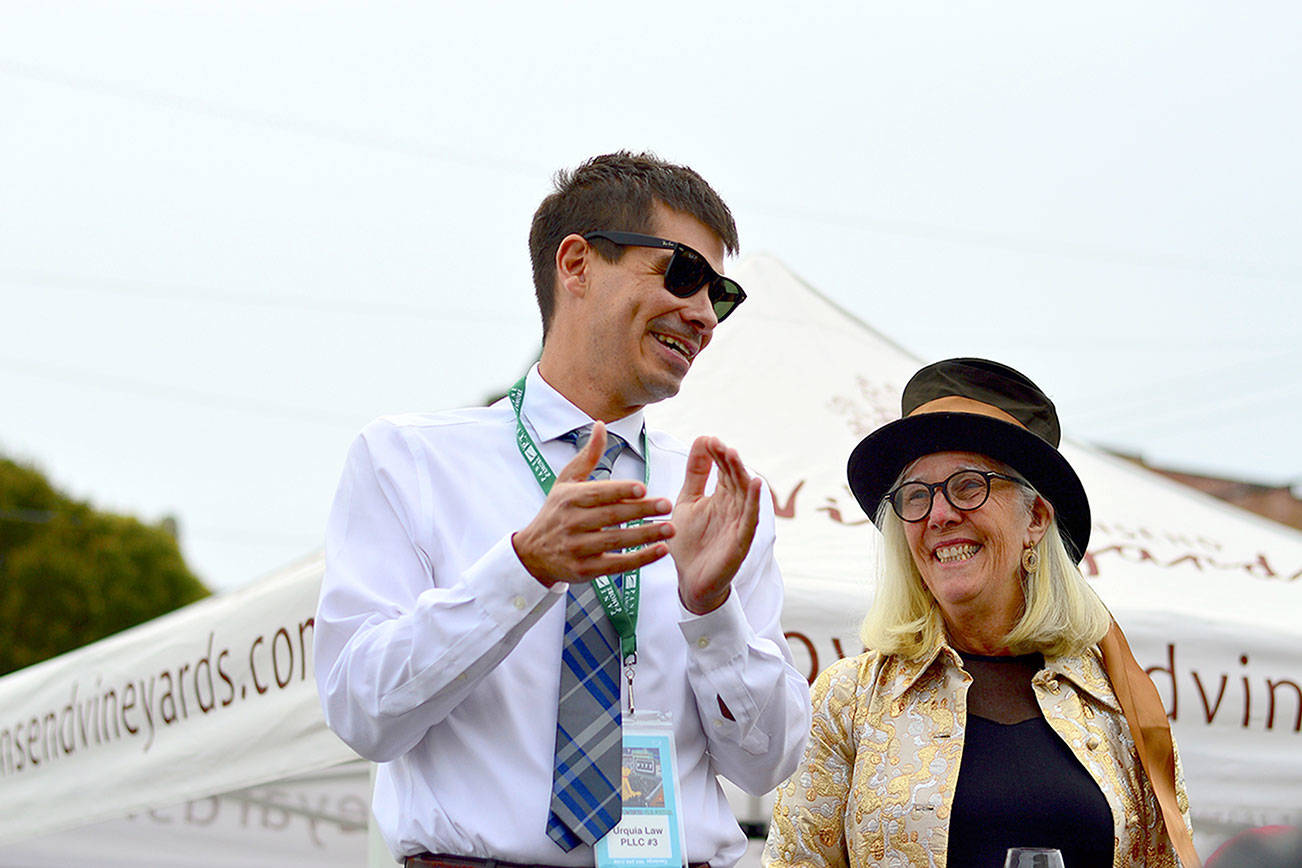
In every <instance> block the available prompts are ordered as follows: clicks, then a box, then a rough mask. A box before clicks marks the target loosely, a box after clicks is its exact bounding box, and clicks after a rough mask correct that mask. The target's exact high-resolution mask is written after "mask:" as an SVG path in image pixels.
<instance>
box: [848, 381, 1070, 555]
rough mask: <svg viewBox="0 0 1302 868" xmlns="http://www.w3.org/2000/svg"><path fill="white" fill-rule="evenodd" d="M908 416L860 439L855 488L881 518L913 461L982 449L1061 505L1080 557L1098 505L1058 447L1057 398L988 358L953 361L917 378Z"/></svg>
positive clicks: (853, 460) (905, 407)
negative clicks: (890, 494) (881, 510)
mask: <svg viewBox="0 0 1302 868" xmlns="http://www.w3.org/2000/svg"><path fill="white" fill-rule="evenodd" d="M900 409H901V415H902V416H903V418H901V419H897V420H896V421H894V422H891V423H890V424H888V425H883V426H882V427H881V428H878V429H877V430H876V431H874V432H872V433H871V434H869V435H868V436H867V437H865V438H864V439H863V440H861V441H860V442H859V445H858V446H856V447H855V448H854V451H853V452H851V453H850V461H849V464H848V465H847V467H846V473H847V475H848V476H849V481H850V490H851V491H853V492H854V496H855V499H856V500H858V501H859V505H860V506H861V507H863V510H864V512H866V513H867V514H868V515H869V516H870V517H872V518H873V520H874V521H875V520H876V519H877V509H878V507H879V506H880V505H881V502H882V499H883V498H884V497H886V494H887V492H888V491H889V490H890V488H891V486H892V485H893V484H894V483H895V480H896V479H897V478H898V477H899V475H900V472H901V471H902V470H903V469H904V468H905V467H906V466H908V464H909V463H910V462H912V461H913V460H915V459H917V458H921V457H922V456H924V455H930V454H931V453H933V452H976V453H980V454H981V455H986V456H989V457H990V458H994V459H995V460H997V461H1002V462H1003V463H1004V464H1007V465H1008V466H1009V467H1011V468H1012V469H1013V470H1015V471H1017V473H1018V474H1019V475H1021V476H1022V477H1023V478H1024V479H1025V480H1026V481H1027V482H1029V483H1031V485H1033V486H1035V490H1036V491H1038V492H1039V493H1040V494H1041V495H1042V496H1043V497H1044V499H1045V500H1047V501H1049V503H1051V504H1052V505H1053V509H1054V513H1055V514H1056V515H1057V519H1058V527H1059V529H1060V530H1061V531H1062V535H1063V540H1064V542H1065V543H1066V544H1067V550H1068V552H1070V553H1071V555H1072V557H1074V558H1075V559H1076V560H1077V561H1079V560H1080V559H1081V557H1082V556H1083V555H1084V554H1085V549H1086V546H1088V545H1089V540H1090V504H1089V499H1088V498H1087V497H1086V496H1085V486H1083V485H1082V484H1081V481H1080V477H1078V476H1077V475H1076V471H1075V470H1073V469H1072V466H1071V465H1070V464H1068V463H1067V459H1066V458H1063V457H1062V453H1061V452H1059V451H1058V444H1059V442H1060V440H1061V437H1062V432H1061V429H1060V428H1059V426H1058V412H1057V410H1056V409H1055V408H1054V406H1053V402H1052V401H1050V400H1049V398H1048V396H1047V395H1045V394H1044V392H1043V391H1041V390H1040V387H1039V386H1037V385H1035V383H1033V382H1031V381H1030V380H1029V379H1028V378H1027V377H1026V376H1025V375H1023V374H1021V373H1019V372H1018V371H1015V370H1013V369H1012V368H1010V367H1008V366H1007V365H1001V364H999V363H998V362H991V361H988V360H986V359H946V360H945V361H943V362H936V363H935V364H932V365H928V366H927V367H925V368H923V369H922V370H920V371H918V372H917V373H916V374H914V375H913V377H912V379H910V380H909V382H908V384H907V385H906V386H905V387H904V395H903V396H902V398H901V400H900Z"/></svg>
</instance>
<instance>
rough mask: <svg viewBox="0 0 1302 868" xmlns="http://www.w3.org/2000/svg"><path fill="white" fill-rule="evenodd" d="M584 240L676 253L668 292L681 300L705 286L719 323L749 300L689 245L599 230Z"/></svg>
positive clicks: (668, 275)
mask: <svg viewBox="0 0 1302 868" xmlns="http://www.w3.org/2000/svg"><path fill="white" fill-rule="evenodd" d="M583 237H584V239H585V240H587V241H591V240H592V239H593V238H604V239H605V240H606V241H610V242H612V243H614V244H618V245H619V246H620V247H654V248H657V249H660V250H672V251H673V252H674V255H673V256H671V257H669V265H668V267H667V268H665V289H667V290H669V291H670V292H671V293H673V294H674V295H676V296H678V297H679V298H691V297H692V296H693V295H695V294H696V293H697V292H699V291H700V290H701V288H702V287H707V288H708V291H709V296H710V304H711V305H713V306H714V316H715V319H717V320H718V321H719V322H723V321H724V320H725V319H727V318H728V314H730V313H732V312H733V311H734V310H736V309H737V305H739V304H741V303H742V302H743V301H745V300H746V293H745V292H744V291H743V290H742V288H741V284H739V283H737V281H735V280H733V279H732V278H731V277H724V276H723V275H722V274H720V273H719V272H717V271H715V270H714V268H713V267H712V266H711V265H710V263H709V262H707V261H706V259H705V257H704V256H702V255H701V254H699V253H697V252H696V251H695V250H693V249H692V248H690V247H688V246H687V245H686V244H680V243H678V242H677V241H670V240H669V239H668V238H657V237H655V236H654V235H640V234H638V233H636V232H614V231H608V230H605V229H599V230H597V231H596V232H589V233H587V234H585V235H584V236H583Z"/></svg>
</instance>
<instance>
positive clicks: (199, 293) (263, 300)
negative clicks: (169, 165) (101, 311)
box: [0, 267, 537, 323]
mask: <svg viewBox="0 0 1302 868" xmlns="http://www.w3.org/2000/svg"><path fill="white" fill-rule="evenodd" d="M0 281H3V282H6V283H17V284H22V285H28V286H39V287H41V288H44V289H55V290H65V291H71V292H91V293H98V294H108V295H125V296H133V297H136V298H145V299H153V300H159V301H170V302H177V301H181V302H190V301H199V302H207V303H211V304H226V305H238V306H247V307H263V308H274V309H281V310H300V311H310V312H312V313H323V314H338V315H347V316H380V317H399V318H402V319H420V320H427V321H430V322H447V321H450V320H457V321H470V322H492V323H500V322H506V321H512V322H514V321H520V322H523V321H525V320H532V319H535V318H536V316H537V315H536V314H534V313H523V312H521V313H498V312H489V311H472V310H441V309H440V310H436V309H434V308H430V307H425V306H422V305H411V304H402V303H397V302H384V301H347V300H339V299H320V298H312V297H309V296H305V295H281V294H274V293H262V292H254V291H248V290H233V289H218V288H211V287H201V286H182V285H179V284H157V283H153V284H151V283H144V282H140V281H126V280H120V279H117V278H99V277H83V276H79V275H71V274H56V273H53V272H47V271H34V270H27V269H20V268H8V267H0Z"/></svg>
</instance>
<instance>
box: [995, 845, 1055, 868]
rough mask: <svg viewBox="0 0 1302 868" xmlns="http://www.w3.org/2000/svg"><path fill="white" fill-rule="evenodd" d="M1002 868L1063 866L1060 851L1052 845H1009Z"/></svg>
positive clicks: (1051, 867) (1049, 867) (1052, 867)
mask: <svg viewBox="0 0 1302 868" xmlns="http://www.w3.org/2000/svg"><path fill="white" fill-rule="evenodd" d="M1004 868H1063V864H1062V851H1061V850H1055V849H1054V848H1052V847H1009V848H1008V856H1006V857H1005V858H1004Z"/></svg>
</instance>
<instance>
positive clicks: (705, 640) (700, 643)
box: [696, 636, 710, 648]
mask: <svg viewBox="0 0 1302 868" xmlns="http://www.w3.org/2000/svg"><path fill="white" fill-rule="evenodd" d="M696 647H697V648H709V647H710V637H709V636H702V637H701V638H699V639H697V640H696Z"/></svg>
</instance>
